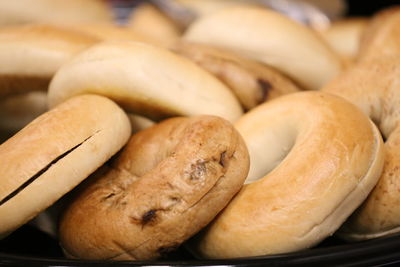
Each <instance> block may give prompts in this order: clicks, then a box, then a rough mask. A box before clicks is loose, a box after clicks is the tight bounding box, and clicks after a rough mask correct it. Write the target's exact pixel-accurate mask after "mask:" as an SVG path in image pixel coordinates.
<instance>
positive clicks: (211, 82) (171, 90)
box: [48, 42, 243, 121]
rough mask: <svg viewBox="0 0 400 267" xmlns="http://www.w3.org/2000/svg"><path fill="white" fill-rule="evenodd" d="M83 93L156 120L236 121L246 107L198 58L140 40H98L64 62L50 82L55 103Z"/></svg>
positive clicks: (50, 101)
mask: <svg viewBox="0 0 400 267" xmlns="http://www.w3.org/2000/svg"><path fill="white" fill-rule="evenodd" d="M83 93H95V94H101V95H105V96H107V97H109V98H111V99H113V100H114V101H116V102H117V103H119V104H120V105H121V106H122V107H124V108H125V109H126V110H127V111H128V112H132V113H135V114H138V115H143V116H146V117H149V118H150V119H152V120H161V119H163V118H166V117H172V116H178V115H183V116H186V115H200V114H210V115H217V116H221V117H223V118H226V119H228V120H230V121H234V120H236V119H237V118H238V117H239V116H240V115H241V114H242V112H243V111H242V108H241V106H240V104H239V101H238V100H237V99H236V98H235V96H234V95H233V93H231V92H230V90H229V88H227V87H226V86H225V85H224V84H223V83H222V82H220V81H219V80H218V79H217V78H215V77H214V76H212V75H211V74H209V73H208V72H207V71H205V70H203V69H202V68H201V67H199V66H197V65H196V64H195V63H192V62H191V61H189V60H188V59H185V58H183V57H181V56H178V55H176V54H174V53H172V52H170V51H168V50H167V49H164V48H161V47H155V46H151V45H148V44H143V43H135V42H108V43H102V44H98V45H95V46H93V47H91V48H89V49H87V50H86V51H84V52H82V53H81V54H80V55H78V56H76V57H75V58H74V59H73V60H71V61H69V62H68V63H67V64H64V65H63V66H62V67H61V68H60V69H59V71H58V72H57V73H56V75H55V76H54V78H53V80H52V81H51V84H50V86H49V93H48V101H49V105H50V107H52V106H54V105H56V104H58V103H61V102H63V101H64V100H65V99H67V98H69V97H71V96H73V95H78V94H83Z"/></svg>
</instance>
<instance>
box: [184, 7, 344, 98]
mask: <svg viewBox="0 0 400 267" xmlns="http://www.w3.org/2000/svg"><path fill="white" fill-rule="evenodd" d="M183 38H184V39H185V40H187V41H191V42H199V43H204V44H208V45H213V46H217V47H221V48H227V49H229V50H232V51H234V52H235V53H238V54H240V55H243V56H246V57H249V58H253V59H256V60H259V61H261V62H263V63H265V64H267V65H271V66H272V67H274V68H276V69H277V70H279V71H281V72H283V73H284V74H286V75H288V76H289V77H290V78H292V79H293V80H295V81H296V82H297V83H299V84H300V86H302V87H303V88H305V89H314V90H316V89H320V87H322V86H323V85H324V84H325V83H327V82H328V81H329V80H330V79H332V78H333V77H335V76H336V75H337V74H338V73H339V72H340V71H341V69H342V63H341V61H340V58H339V57H338V56H337V55H336V54H335V53H334V52H333V50H332V49H331V48H330V47H329V46H328V45H327V44H326V43H325V42H324V41H323V40H322V39H321V37H320V36H318V34H317V33H316V32H314V31H313V30H311V29H310V28H307V27H306V26H304V25H301V24H299V23H297V22H295V21H293V20H292V19H290V18H288V17H286V16H284V15H282V14H280V13H277V12H275V11H272V10H267V9H263V8H250V7H240V8H239V7H238V8H229V9H224V10H222V11H219V12H216V13H213V14H211V15H209V16H205V17H202V18H200V19H198V20H197V21H195V22H194V23H192V24H191V26H190V27H189V28H188V30H187V31H186V32H185V34H184V36H183Z"/></svg>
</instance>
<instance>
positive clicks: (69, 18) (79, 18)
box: [0, 0, 114, 26]
mask: <svg viewBox="0 0 400 267" xmlns="http://www.w3.org/2000/svg"><path fill="white" fill-rule="evenodd" d="M113 16H114V15H113V13H112V10H111V7H110V6H108V4H106V2H105V1H103V0H17V1H1V2H0V25H1V26H4V25H16V24H29V23H72V22H73V23H77V22H97V23H112V22H113V19H114V18H113Z"/></svg>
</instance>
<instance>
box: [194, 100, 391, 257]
mask: <svg viewBox="0 0 400 267" xmlns="http://www.w3.org/2000/svg"><path fill="white" fill-rule="evenodd" d="M235 126H236V128H237V129H238V131H239V132H240V133H241V135H242V136H243V138H244V140H245V142H246V145H247V147H248V149H249V154H250V162H251V166H250V172H249V176H248V180H247V184H246V185H245V186H244V187H243V188H242V189H241V191H240V192H239V193H238V194H237V195H236V196H235V197H234V198H233V200H232V201H231V202H230V203H229V204H228V206H227V207H226V208H225V209H224V210H223V211H222V212H221V213H220V214H219V215H218V217H217V218H216V219H215V220H214V221H213V222H212V223H211V224H210V225H209V226H207V227H206V228H205V230H204V231H203V232H201V233H200V234H199V235H197V236H196V238H194V239H192V240H191V243H190V246H191V249H192V250H193V251H195V252H196V253H198V254H199V255H200V256H202V257H206V258H236V257H247V256H256V255H268V254H277V253H285V252H293V251H297V250H301V249H306V248H309V247H312V246H314V245H316V244H317V243H319V242H320V241H322V240H323V239H325V238H326V237H328V236H330V235H332V234H333V233H334V232H335V231H336V230H337V229H338V228H339V226H340V225H341V224H342V223H343V222H344V221H345V220H346V218H347V217H348V216H349V215H350V214H351V213H352V212H353V211H354V210H355V209H356V208H357V207H358V206H359V205H360V204H361V202H362V201H363V200H364V199H365V198H366V197H367V195H368V193H369V192H370V191H371V190H372V188H373V187H374V185H375V184H376V182H377V180H378V177H379V175H380V173H381V170H382V166H383V160H384V159H383V158H384V153H383V142H382V137H381V135H380V133H379V131H378V130H377V129H376V128H375V126H374V124H373V123H372V122H371V121H370V120H369V119H368V117H367V116H365V115H364V114H363V113H362V112H361V111H360V110H359V109H357V107H356V106H354V105H352V104H351V103H349V102H347V101H345V100H344V99H342V98H340V97H337V96H334V95H331V94H328V93H321V92H300V93H294V94H289V95H286V96H282V97H280V98H277V99H274V100H271V101H270V102H267V103H264V104H261V105H260V106H258V107H256V108H255V109H253V110H252V111H250V112H248V113H247V114H245V115H244V116H243V117H242V118H241V119H240V120H238V121H237V123H235ZM266 173H267V175H266Z"/></svg>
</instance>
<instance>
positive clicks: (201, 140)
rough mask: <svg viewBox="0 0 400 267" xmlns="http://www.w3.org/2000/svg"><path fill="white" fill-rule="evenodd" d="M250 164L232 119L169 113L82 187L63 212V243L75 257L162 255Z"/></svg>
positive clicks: (216, 207) (225, 197) (217, 204)
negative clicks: (179, 116) (172, 116)
mask: <svg viewBox="0 0 400 267" xmlns="http://www.w3.org/2000/svg"><path fill="white" fill-rule="evenodd" d="M248 169H249V157H248V152H247V148H246V146H245V144H244V142H243V140H242V138H241V136H240V135H239V134H238V133H237V131H236V130H235V128H234V127H233V125H231V124H230V123H229V122H228V121H226V120H223V119H221V118H219V117H215V116H195V117H191V118H183V117H181V118H173V119H169V120H165V121H163V122H161V123H159V124H157V125H155V126H153V127H151V128H149V129H147V130H144V131H141V132H139V133H137V134H136V135H133V136H132V138H131V140H130V141H129V143H128V144H127V145H126V146H125V148H124V149H123V150H122V152H121V153H120V154H119V156H118V157H117V158H116V159H115V161H114V162H113V163H112V165H111V166H110V167H108V168H106V169H105V170H101V171H99V172H98V173H97V174H96V175H94V176H93V177H91V178H89V179H88V184H86V185H85V186H84V187H82V188H79V190H78V192H77V195H76V196H75V197H74V198H73V201H72V204H71V205H70V206H69V207H67V209H66V212H65V213H64V215H63V216H62V218H61V223H60V240H61V245H62V247H63V249H64V251H65V253H66V255H67V256H69V257H73V258H83V259H112V260H146V259H155V258H158V257H160V256H162V255H163V254H165V253H168V252H171V251H172V250H174V249H175V248H176V247H178V246H179V245H180V244H181V243H182V242H183V241H185V240H186V239H188V238H189V237H190V236H192V235H193V234H195V233H196V232H198V231H199V230H200V229H201V228H203V227H204V226H205V225H207V224H208V223H209V222H210V221H211V220H212V219H213V218H214V217H215V216H216V215H217V213H218V212H219V211H220V210H221V209H222V208H223V207H224V206H225V205H226V204H227V203H228V202H229V200H230V199H231V198H232V197H233V195H234V194H235V193H237V192H238V191H239V190H240V188H241V187H242V185H243V182H244V180H245V178H246V176H247V173H248Z"/></svg>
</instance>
